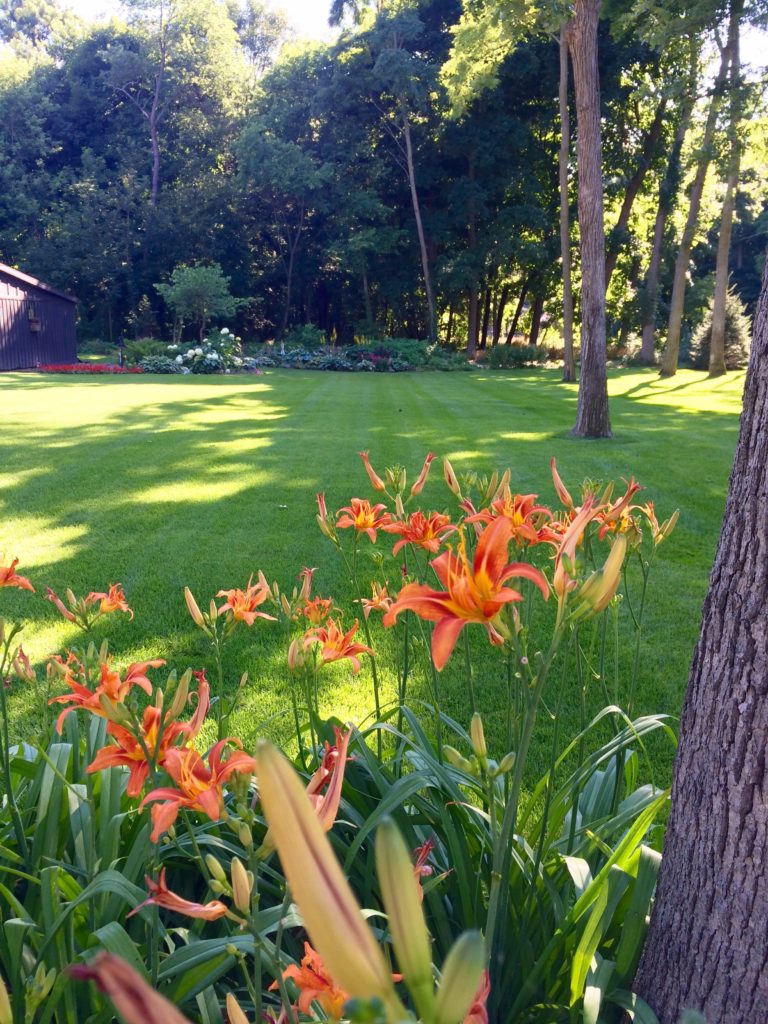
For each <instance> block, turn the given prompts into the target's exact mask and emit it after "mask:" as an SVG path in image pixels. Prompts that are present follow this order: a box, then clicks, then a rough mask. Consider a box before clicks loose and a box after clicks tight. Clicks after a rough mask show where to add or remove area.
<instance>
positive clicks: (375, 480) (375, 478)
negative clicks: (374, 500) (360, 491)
mask: <svg viewBox="0 0 768 1024" xmlns="http://www.w3.org/2000/svg"><path fill="white" fill-rule="evenodd" d="M357 454H358V455H359V456H360V458H361V459H362V460H363V465H364V466H365V472H366V473H367V474H368V479H369V480H370V481H371V486H372V487H373V489H374V491H385V490H386V489H387V487H386V484H385V483H384V481H383V480H382V479H381V477H380V476H379V475H378V473H376V471H375V470H374V468H373V466H372V465H371V463H370V460H369V458H368V452H358V453H357Z"/></svg>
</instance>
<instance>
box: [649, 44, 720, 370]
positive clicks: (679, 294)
mask: <svg viewBox="0 0 768 1024" xmlns="http://www.w3.org/2000/svg"><path fill="white" fill-rule="evenodd" d="M727 51H728V48H727V47H725V48H724V49H723V52H722V56H721V59H720V68H719V70H718V72H717V78H716V80H715V86H714V90H713V93H712V99H711V101H710V104H709V113H708V115H707V123H706V125H705V126H704V137H703V139H702V142H701V148H700V150H699V163H698V167H697V168H696V175H695V177H694V179H693V184H692V185H691V191H690V195H689V196H688V217H687V219H686V222H685V227H684V229H683V237H682V238H681V240H680V249H679V250H678V253H677V260H676V261H675V277H674V282H673V284H672V299H671V301H670V305H669V324H668V326H667V344H666V346H665V348H664V355H663V356H662V360H661V375H662V377H673V376H674V375H675V374H676V373H677V360H678V356H679V354H680V330H681V327H682V323H683V309H684V306H685V280H686V277H687V275H688V263H689V261H690V258H691V249H692V248H693V242H694V239H695V237H696V228H697V225H698V221H699V207H700V206H701V195H702V192H703V191H704V181H705V180H706V177H707V170H708V169H709V164H710V161H711V160H712V140H713V138H714V135H715V127H716V125H717V113H718V110H719V109H720V97H721V93H722V88H723V83H724V81H725V75H726V71H727V70H728V52H727Z"/></svg>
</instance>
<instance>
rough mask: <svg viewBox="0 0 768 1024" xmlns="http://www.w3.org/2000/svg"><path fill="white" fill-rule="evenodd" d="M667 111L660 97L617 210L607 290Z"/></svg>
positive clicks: (607, 273) (609, 252) (612, 233)
mask: <svg viewBox="0 0 768 1024" xmlns="http://www.w3.org/2000/svg"><path fill="white" fill-rule="evenodd" d="M666 109H667V99H666V97H662V99H661V100H660V101H659V105H658V107H657V108H656V114H655V116H654V118H653V123H652V124H651V127H650V128H649V129H648V134H647V135H646V137H645V140H644V142H643V149H642V152H641V153H640V158H639V160H638V165H637V168H636V170H635V173H634V174H633V175H632V177H631V178H630V179H629V184H628V185H627V191H626V192H625V193H624V200H623V202H622V204H621V209H620V210H619V217H618V220H617V221H616V223H615V225H614V227H613V231H612V232H611V237H610V239H609V242H608V254H607V256H606V257H605V288H606V291H607V290H608V285H609V284H610V283H611V277H612V275H613V272H614V270H615V269H616V264H617V263H618V260H619V254H620V253H621V247H622V244H623V243H622V235H623V234H624V232H625V231H626V230H627V225H628V224H629V218H630V216H631V214H632V207H633V206H634V205H635V199H636V198H637V194H638V192H639V191H640V188H641V186H642V184H643V182H644V181H645V176H646V174H647V173H648V170H649V168H650V166H651V161H652V160H653V156H654V153H655V152H656V147H657V146H658V144H659V139H660V138H661V130H662V128H663V126H664V114H665V111H666Z"/></svg>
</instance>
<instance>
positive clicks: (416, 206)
mask: <svg viewBox="0 0 768 1024" xmlns="http://www.w3.org/2000/svg"><path fill="white" fill-rule="evenodd" d="M400 116H401V118H402V125H403V138H404V140H405V161H406V168H407V171H408V186H409V188H410V190H411V202H412V204H413V216H414V218H415V220H416V233H417V235H418V236H419V251H420V253H421V271H422V273H423V275H424V291H425V292H426V294H427V317H428V324H427V336H428V338H429V340H430V341H431V342H434V340H435V331H436V325H437V321H436V317H435V296H434V292H433V291H432V272H431V270H430V266H429V254H428V252H427V239H426V236H425V235H424V224H423V222H422V219H421V203H420V202H419V193H418V190H417V188H416V168H415V165H414V162H413V144H412V142H411V122H410V120H409V115H408V110H407V108H406V106H405V102H401V104H400Z"/></svg>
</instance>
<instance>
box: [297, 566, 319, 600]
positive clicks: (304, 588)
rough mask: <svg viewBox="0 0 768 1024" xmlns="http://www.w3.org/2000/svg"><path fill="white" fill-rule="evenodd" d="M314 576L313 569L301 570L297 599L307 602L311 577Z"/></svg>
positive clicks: (310, 588)
mask: <svg viewBox="0 0 768 1024" xmlns="http://www.w3.org/2000/svg"><path fill="white" fill-rule="evenodd" d="M314 575H315V570H314V569H302V570H301V572H300V573H299V578H300V579H301V590H300V591H299V597H300V598H301V600H302V601H308V600H309V595H310V593H311V591H312V577H313V576H314Z"/></svg>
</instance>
